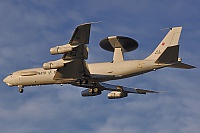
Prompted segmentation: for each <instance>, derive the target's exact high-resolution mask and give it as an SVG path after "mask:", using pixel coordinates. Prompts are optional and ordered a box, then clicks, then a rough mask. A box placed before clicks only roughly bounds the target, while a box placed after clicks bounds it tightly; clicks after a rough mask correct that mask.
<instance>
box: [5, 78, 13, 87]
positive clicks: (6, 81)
mask: <svg viewBox="0 0 200 133" xmlns="http://www.w3.org/2000/svg"><path fill="white" fill-rule="evenodd" d="M3 82H5V83H6V84H7V85H8V86H12V84H11V83H9V82H10V77H9V76H7V77H6V78H5V79H4V80H3Z"/></svg>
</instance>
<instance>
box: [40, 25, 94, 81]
mask: <svg viewBox="0 0 200 133" xmlns="http://www.w3.org/2000/svg"><path fill="white" fill-rule="evenodd" d="M90 29H91V23H85V24H81V25H79V26H78V27H77V28H76V29H75V30H74V33H73V35H72V37H71V39H70V41H69V43H68V44H64V45H61V46H56V47H53V48H51V49H50V53H51V54H52V55H56V54H63V56H62V58H61V59H59V60H56V61H50V62H47V63H44V64H43V68H44V69H57V70H56V73H55V76H54V79H55V80H58V82H60V83H69V82H74V81H76V80H77V79H82V78H84V77H90V72H89V70H88V67H87V63H86V62H85V60H86V59H88V50H89V49H88V47H87V46H86V44H88V43H89V38H90Z"/></svg>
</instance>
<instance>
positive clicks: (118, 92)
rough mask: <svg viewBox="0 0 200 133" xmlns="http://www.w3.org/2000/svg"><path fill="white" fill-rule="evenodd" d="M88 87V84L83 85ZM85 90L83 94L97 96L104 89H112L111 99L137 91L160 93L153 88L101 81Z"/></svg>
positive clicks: (109, 96)
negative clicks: (118, 84) (130, 86)
mask: <svg viewBox="0 0 200 133" xmlns="http://www.w3.org/2000/svg"><path fill="white" fill-rule="evenodd" d="M83 87H87V86H83ZM87 88H89V89H86V90H84V91H82V93H81V94H82V96H96V95H100V94H101V92H102V91H103V90H109V91H111V92H110V93H108V98H109V99H118V98H124V97H127V96H128V93H135V94H147V93H160V92H158V91H153V90H145V89H138V88H129V87H124V86H117V85H111V84H107V83H101V82H99V83H98V84H95V86H88V87H87Z"/></svg>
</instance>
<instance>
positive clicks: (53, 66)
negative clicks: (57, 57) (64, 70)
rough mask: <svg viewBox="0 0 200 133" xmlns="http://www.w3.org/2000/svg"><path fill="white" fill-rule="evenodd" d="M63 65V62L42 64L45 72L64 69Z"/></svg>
mask: <svg viewBox="0 0 200 133" xmlns="http://www.w3.org/2000/svg"><path fill="white" fill-rule="evenodd" d="M64 65H65V64H64V63H63V62H61V61H50V62H47V63H44V64H43V68H44V69H45V70H48V69H58V68H61V67H64Z"/></svg>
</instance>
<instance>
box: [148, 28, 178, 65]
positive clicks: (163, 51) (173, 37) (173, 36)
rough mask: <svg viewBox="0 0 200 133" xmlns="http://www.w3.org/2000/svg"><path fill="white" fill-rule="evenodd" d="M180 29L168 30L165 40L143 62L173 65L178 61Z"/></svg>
mask: <svg viewBox="0 0 200 133" xmlns="http://www.w3.org/2000/svg"><path fill="white" fill-rule="evenodd" d="M181 30H182V27H174V28H170V31H169V32H168V34H167V35H166V36H165V38H164V39H163V40H162V41H161V42H160V44H159V45H158V47H157V48H156V49H155V50H154V52H153V53H152V54H151V55H150V56H148V57H147V58H146V59H145V60H154V61H155V63H173V62H177V61H178V53H179V45H178V41H179V38H180V34H181Z"/></svg>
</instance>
